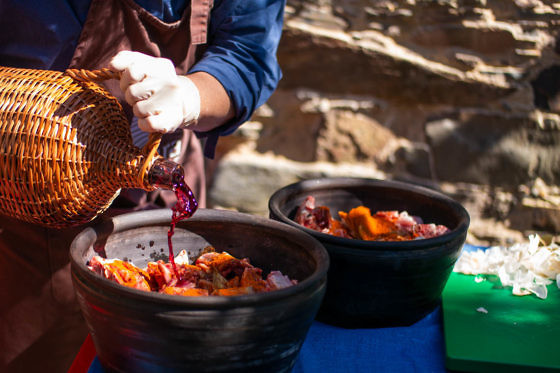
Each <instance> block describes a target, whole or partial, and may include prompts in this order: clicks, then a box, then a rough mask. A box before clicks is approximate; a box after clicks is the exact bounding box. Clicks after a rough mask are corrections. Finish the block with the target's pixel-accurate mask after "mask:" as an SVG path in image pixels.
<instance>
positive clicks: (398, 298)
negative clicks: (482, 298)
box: [269, 178, 470, 328]
mask: <svg viewBox="0 0 560 373" xmlns="http://www.w3.org/2000/svg"><path fill="white" fill-rule="evenodd" d="M308 195H312V196H314V197H315V199H316V205H317V206H319V205H324V206H328V207H329V208H330V209H331V213H332V214H333V216H334V217H337V216H338V215H337V214H338V211H346V212H347V211H349V210H350V209H352V208H354V207H357V206H359V205H364V206H367V207H369V208H370V209H371V211H372V212H374V211H380V210H398V211H407V212H408V213H409V214H411V215H417V216H420V217H421V218H423V219H424V221H425V222H426V223H436V224H444V225H446V226H447V227H448V228H450V229H451V232H449V233H447V234H445V235H442V236H439V237H435V238H430V239H422V240H414V241H401V242H378V241H362V240H353V239H345V238H340V237H335V236H331V235H328V234H323V233H320V232H316V231H314V230H311V229H308V228H305V227H303V226H300V225H299V224H297V223H296V222H295V221H293V220H292V219H293V218H294V216H295V214H296V212H297V209H298V207H299V206H300V205H301V204H302V203H303V201H304V200H305V198H306V197H307V196H308ZM269 210H270V217H271V218H272V219H276V220H279V221H282V222H284V223H287V224H290V225H292V226H294V227H297V228H298V229H300V230H301V231H303V232H306V233H308V234H310V235H311V236H313V237H315V238H316V239H318V240H319V241H320V242H321V243H322V244H323V245H324V246H325V248H326V249H327V251H328V253H329V256H330V268H329V271H328V276H327V277H328V286H327V293H326V295H325V298H324V300H323V304H322V306H321V308H320V310H319V313H318V315H317V319H318V320H320V321H323V322H326V323H329V324H332V325H337V326H341V327H347V328H366V327H382V326H406V325H411V324H413V323H415V322H416V321H418V320H420V319H422V318H423V317H424V316H426V315H427V314H428V313H430V312H431V311H432V310H434V309H435V307H436V306H437V305H438V304H439V302H440V296H441V293H442V290H443V288H444V286H445V284H446V282H447V279H448V278H449V275H450V273H451V271H452V269H453V265H454V264H455V262H456V260H457V258H458V256H459V254H460V251H461V248H462V246H463V244H464V241H465V238H466V234H467V229H468V226H469V221H470V218H469V215H468V213H467V211H466V210H465V209H464V208H463V207H462V206H461V205H460V204H459V203H457V202H456V201H454V200H452V199H450V198H448V197H447V196H445V195H443V194H441V193H439V192H436V191H433V190H430V189H427V188H423V187H419V186H416V185H411V184H406V183H401V182H395V181H382V180H373V179H361V178H331V179H328V178H325V179H315V180H305V181H302V182H298V183H295V184H292V185H289V186H286V187H284V188H282V189H280V190H278V191H277V192H275V193H274V194H273V195H272V196H271V198H270V201H269Z"/></svg>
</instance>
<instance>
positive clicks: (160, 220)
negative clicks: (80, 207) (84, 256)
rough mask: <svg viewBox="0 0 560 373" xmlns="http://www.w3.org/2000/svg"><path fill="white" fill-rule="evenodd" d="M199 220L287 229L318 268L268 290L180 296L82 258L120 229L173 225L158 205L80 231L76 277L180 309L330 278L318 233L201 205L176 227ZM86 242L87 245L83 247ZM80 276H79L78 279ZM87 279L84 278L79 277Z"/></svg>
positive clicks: (278, 295)
mask: <svg viewBox="0 0 560 373" xmlns="http://www.w3.org/2000/svg"><path fill="white" fill-rule="evenodd" d="M139 221H140V222H142V223H138V222H139ZM191 221H192V222H198V221H203V222H204V221H220V222H231V221H239V222H241V223H243V224H248V225H252V226H262V225H266V226H267V227H270V228H272V229H275V230H280V231H284V232H285V233H286V234H289V235H291V236H293V237H296V238H297V240H298V241H303V243H304V244H305V247H307V248H309V252H310V255H311V256H312V257H313V258H314V259H315V262H316V268H315V270H314V271H313V273H311V275H310V276H308V277H307V278H305V279H304V280H302V281H299V282H298V283H297V284H296V285H293V286H290V287H288V288H284V289H279V290H275V291H271V292H267V293H256V294H248V295H238V296H231V297H225V296H191V297H185V296H177V295H169V294H163V293H157V292H146V291H142V290H138V289H133V288H129V287H126V286H122V285H119V284H117V283H115V282H113V281H110V280H108V279H106V278H104V277H101V276H100V275H98V274H96V273H95V272H93V271H91V270H89V268H87V266H86V264H85V263H84V262H83V261H82V260H81V255H80V253H82V252H85V251H88V250H89V247H90V246H91V244H93V243H94V242H96V241H97V240H102V239H104V238H106V237H108V236H109V235H110V234H111V233H117V232H121V231H125V230H128V229H135V228H142V227H146V226H169V224H170V222H171V209H155V210H148V211H138V212H132V213H126V214H123V215H119V216H116V217H112V218H107V219H103V220H102V221H100V222H99V223H97V224H95V225H93V226H92V227H88V228H86V229H84V230H83V231H82V232H80V233H79V234H78V235H77V236H76V238H75V239H74V240H73V242H72V244H71V246H70V259H71V265H72V272H73V276H74V277H76V276H77V277H85V278H86V279H87V281H88V282H92V281H93V283H95V284H97V285H98V286H99V287H100V288H101V289H102V290H103V292H106V293H107V296H108V297H115V296H122V297H123V298H126V299H128V300H131V299H136V300H140V301H142V302H144V303H154V304H158V305H162V304H165V305H168V306H175V307H178V308H179V309H213V310H217V309H232V308H238V307H240V306H252V305H257V304H260V303H269V302H275V301H281V300H283V299H286V298H291V297H294V296H297V295H298V294H302V293H305V291H306V290H307V289H309V288H313V287H316V286H317V283H320V282H322V281H326V277H327V270H328V268H329V264H330V262H329V256H328V253H327V251H326V249H325V248H324V247H323V245H322V244H321V243H320V242H319V241H318V240H317V239H315V238H314V237H312V236H310V235H307V234H305V233H304V232H302V231H300V230H299V229H297V228H294V227H291V226H289V225H287V224H284V223H281V222H278V221H274V220H272V219H267V218H263V217H259V216H254V215H249V214H246V213H240V212H234V211H227V210H215V209H204V208H199V209H198V210H197V212H196V213H195V214H194V215H193V216H192V217H191V218H189V219H186V220H183V221H181V222H179V223H178V224H177V225H176V227H177V228H184V229H187V230H188V225H189V224H190V222H191ZM83 246H85V247H83ZM78 280H79V279H78ZM79 281H84V280H79Z"/></svg>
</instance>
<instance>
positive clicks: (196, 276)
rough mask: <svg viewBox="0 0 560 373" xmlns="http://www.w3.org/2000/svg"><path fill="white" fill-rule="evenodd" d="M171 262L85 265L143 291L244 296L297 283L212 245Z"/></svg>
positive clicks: (98, 259) (106, 261)
mask: <svg viewBox="0 0 560 373" xmlns="http://www.w3.org/2000/svg"><path fill="white" fill-rule="evenodd" d="M174 263H175V269H174V268H173V264H172V263H166V262H164V261H163V260H158V261H157V262H149V263H148V265H147V267H146V268H144V269H141V268H138V267H136V266H134V265H133V264H131V263H129V262H126V261H123V260H120V259H104V258H102V257H100V256H94V257H93V258H92V259H91V260H90V262H89V264H88V267H89V269H91V270H92V271H94V272H96V273H98V274H100V275H102V276H104V277H105V278H107V279H109V280H112V281H115V282H117V283H119V284H121V285H124V286H128V287H132V288H135V289H139V290H144V291H156V292H160V293H165V294H172V295H183V296H208V295H222V296H233V295H245V294H253V293H262V292H268V291H273V290H277V289H282V288H285V287H289V286H292V285H295V284H297V281H296V280H292V279H290V278H289V277H288V276H285V275H283V274H282V272H280V271H271V272H270V273H269V274H268V275H267V276H266V278H263V271H262V269H260V268H257V267H255V266H253V265H252V264H251V263H250V262H249V259H248V258H244V259H238V258H235V257H234V256H232V255H230V254H228V253H227V252H221V253H218V252H216V251H215V250H214V248H212V247H208V248H206V249H205V250H203V253H202V254H201V255H200V256H199V257H198V258H197V259H196V261H195V262H194V264H189V258H188V255H187V252H186V251H185V250H183V251H181V252H180V253H179V254H178V255H177V256H176V257H175V261H174Z"/></svg>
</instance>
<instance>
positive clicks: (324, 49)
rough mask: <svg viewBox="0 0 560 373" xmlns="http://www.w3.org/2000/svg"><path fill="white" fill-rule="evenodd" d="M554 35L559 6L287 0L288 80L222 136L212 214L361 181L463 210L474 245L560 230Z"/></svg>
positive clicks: (478, 0)
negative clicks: (296, 185)
mask: <svg viewBox="0 0 560 373" xmlns="http://www.w3.org/2000/svg"><path fill="white" fill-rule="evenodd" d="M559 28H560V2H554V1H538V0H533V1H532V0H496V1H492V0H488V1H484V0H464V1H460V0H456V1H453V0H440V1H434V0H394V1H374V0H369V1H368V0H315V1H312V0H302V1H295V0H289V1H288V4H287V7H286V16H285V27H284V33H283V36H282V40H281V43H280V46H279V50H278V59H279V62H280V65H281V67H282V70H283V74H284V75H283V79H282V81H281V83H280V85H279V87H278V90H277V91H276V92H275V94H274V95H273V96H272V97H271V99H270V100H269V101H268V102H267V104H266V105H265V106H264V107H262V108H261V109H259V110H258V112H257V113H256V114H255V115H254V117H253V118H252V121H251V122H250V123H247V124H245V125H244V126H242V128H241V129H240V130H239V131H238V133H236V134H234V135H233V136H231V137H229V138H223V139H222V140H220V147H219V154H218V157H217V159H216V160H215V161H213V162H210V163H209V165H208V167H209V171H210V172H209V174H210V176H211V189H210V191H209V195H210V204H211V205H212V206H215V207H218V206H219V207H227V208H235V209H238V210H241V211H247V212H251V213H258V214H266V208H267V205H266V201H267V199H268V197H269V196H270V194H272V192H273V191H274V190H276V189H277V188H279V187H281V186H283V185H286V184H288V183H291V182H294V181H297V180H300V179H302V178H309V177H322V176H345V175H350V176H356V175H360V176H364V177H377V178H392V179H400V180H406V181H409V182H413V183H419V184H423V185H427V186H429V187H432V188H435V189H440V190H442V191H444V192H445V193H448V194H449V195H451V196H452V197H454V198H456V199H458V200H460V201H461V202H463V203H464V204H465V206H466V207H467V209H468V210H469V212H470V213H471V216H472V218H473V224H472V225H471V234H470V236H469V239H470V240H471V242H474V243H476V242H481V243H503V242H504V240H519V239H523V235H526V234H527V232H529V231H540V232H547V233H551V234H553V235H554V234H558V233H559V232H560V213H559V211H560V205H559V201H558V188H557V187H556V185H559V184H560V147H559V143H560V116H559V115H560V95H559V94H558V93H559V90H560V56H559V54H558V52H559V51H560V48H559V47H557V38H558V30H559Z"/></svg>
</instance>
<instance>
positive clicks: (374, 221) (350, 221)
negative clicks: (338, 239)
mask: <svg viewBox="0 0 560 373" xmlns="http://www.w3.org/2000/svg"><path fill="white" fill-rule="evenodd" d="M338 215H339V216H340V218H341V219H342V220H343V221H344V223H345V224H346V226H347V227H348V229H349V230H350V232H351V234H352V236H354V237H356V238H358V239H361V240H369V241H373V240H376V239H377V237H378V236H380V235H387V234H390V233H393V232H394V231H395V230H396V226H395V225H394V224H393V223H391V222H389V221H387V220H385V219H381V218H378V217H375V216H372V215H371V211H370V209H369V208H367V207H365V206H358V207H356V208H353V209H352V210H350V211H349V212H348V213H345V212H343V211H340V212H339V213H338Z"/></svg>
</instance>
